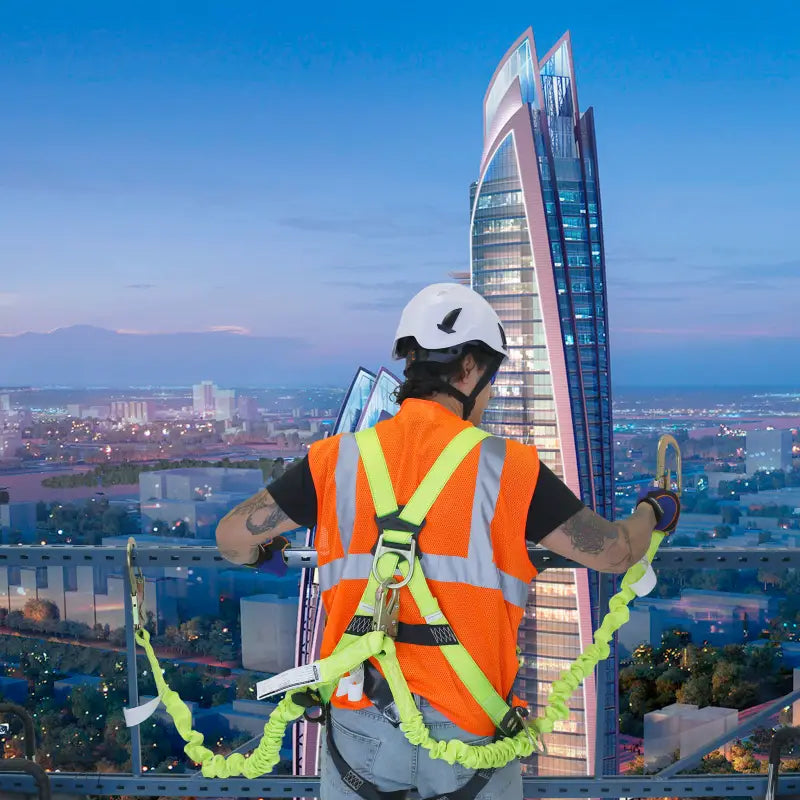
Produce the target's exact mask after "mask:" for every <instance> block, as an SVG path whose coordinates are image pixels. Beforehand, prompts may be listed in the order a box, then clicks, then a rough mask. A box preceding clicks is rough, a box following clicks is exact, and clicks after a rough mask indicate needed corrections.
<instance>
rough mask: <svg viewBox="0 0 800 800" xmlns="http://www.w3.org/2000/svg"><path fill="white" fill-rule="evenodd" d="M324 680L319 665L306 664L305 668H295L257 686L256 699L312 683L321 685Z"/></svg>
mask: <svg viewBox="0 0 800 800" xmlns="http://www.w3.org/2000/svg"><path fill="white" fill-rule="evenodd" d="M320 680H322V678H321V676H320V673H319V667H318V666H317V663H316V662H314V663H313V664H306V665H305V666H304V667H295V668H294V669H287V670H286V672H281V674H280V675H276V676H275V677H274V678H267V680H265V681H259V682H258V683H257V684H256V697H257V698H258V699H259V700H263V699H264V698H265V697H269V696H270V695H271V694H279V693H280V692H285V691H287V690H288V689H297V688H299V687H300V686H308V685H310V684H312V683H319V682H320Z"/></svg>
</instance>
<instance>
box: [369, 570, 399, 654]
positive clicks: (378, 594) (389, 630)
mask: <svg viewBox="0 0 800 800" xmlns="http://www.w3.org/2000/svg"><path fill="white" fill-rule="evenodd" d="M396 586H397V584H395V583H394V581H393V579H392V577H390V578H386V579H385V580H383V581H381V583H380V586H378V588H377V589H376V590H375V613H374V614H373V615H372V630H374V631H382V632H383V633H385V634H386V635H387V636H388V637H389V638H391V639H394V638H395V637H396V636H397V626H398V624H399V617H400V594H399V592H398V590H397V589H396V588H395V587H396Z"/></svg>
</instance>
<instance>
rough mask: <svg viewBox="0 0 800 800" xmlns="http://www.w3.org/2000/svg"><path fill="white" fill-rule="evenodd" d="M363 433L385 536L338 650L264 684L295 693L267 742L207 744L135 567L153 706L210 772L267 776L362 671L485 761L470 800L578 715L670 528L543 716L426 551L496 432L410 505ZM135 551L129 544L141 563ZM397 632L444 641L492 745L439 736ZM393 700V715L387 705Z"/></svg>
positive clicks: (347, 771)
mask: <svg viewBox="0 0 800 800" xmlns="http://www.w3.org/2000/svg"><path fill="white" fill-rule="evenodd" d="M355 436H356V441H357V444H358V449H359V453H360V456H361V461H362V463H363V465H364V470H365V473H366V476H367V480H368V483H369V488H370V492H371V495H372V500H373V503H374V506H375V511H376V523H377V528H378V538H377V542H376V545H375V549H374V557H373V562H372V568H371V570H370V574H369V577H368V580H367V585H366V588H365V590H364V593H363V595H362V597H361V600H360V602H359V604H358V607H357V613H356V615H355V616H354V617H353V618H352V620H351V621H350V623H349V625H348V626H347V629H346V630H345V633H344V635H343V636H342V638H341V640H340V641H339V643H338V644H337V646H336V647H335V649H334V651H333V653H332V654H331V655H330V656H328V657H327V658H324V659H321V660H319V661H315V662H313V663H311V664H308V665H305V666H301V667H296V668H294V669H290V670H287V671H286V672H283V673H281V674H280V675H277V676H275V677H274V678H270V679H268V680H265V681H262V682H260V683H259V684H258V685H257V687H256V688H257V696H258V698H259V699H263V698H265V697H268V696H271V695H274V694H278V693H283V692H285V696H284V698H283V699H282V700H281V701H280V702H279V703H278V705H277V706H276V708H275V710H274V711H273V712H272V714H271V716H270V718H269V720H268V721H267V723H266V724H265V726H264V735H263V737H262V739H261V741H260V743H259V745H258V747H257V748H256V749H255V751H254V752H253V753H252V755H250V756H249V757H245V756H244V755H242V754H239V753H235V754H232V755H230V756H229V757H228V758H225V757H224V756H222V755H215V754H214V753H213V752H212V751H211V750H209V749H208V748H206V747H205V746H204V745H203V735H202V734H201V733H199V732H198V731H195V730H193V729H192V719H191V712H190V711H189V708H188V707H187V706H186V704H185V703H184V702H183V701H182V700H181V698H180V697H179V696H178V694H177V693H176V692H174V691H173V690H171V689H170V688H169V687H168V686H167V684H166V682H165V681H164V679H163V675H162V670H161V667H160V666H159V663H158V659H157V658H156V655H155V652H154V651H153V648H152V645H151V644H150V636H149V633H148V631H147V630H145V629H144V627H143V626H142V622H143V619H144V612H143V608H142V605H141V603H140V602H136V601H137V600H139V599H141V593H140V592H139V591H137V589H143V580H142V579H141V572H140V573H139V576H138V577H136V578H134V576H133V571H132V568H131V587H132V589H131V591H132V594H134V595H138V597H136V596H135V597H133V598H132V599H133V600H134V601H135V602H134V621H135V627H136V632H135V637H136V641H137V642H138V643H139V644H140V645H141V646H142V647H143V648H144V650H145V653H146V655H147V659H148V661H149V662H150V665H151V667H152V670H153V677H154V679H155V682H156V686H157V689H158V698H156V699H155V701H151V703H150V704H148V706H150V705H151V704H153V703H155V705H152V709H151V710H150V713H152V711H154V710H155V706H156V705H157V704H158V700H159V699H160V700H161V701H162V702H163V703H164V705H165V707H166V710H167V712H168V713H169V714H170V716H171V717H172V718H173V721H174V723H175V726H176V728H177V730H178V733H179V734H180V735H181V737H182V738H183V739H184V741H186V742H187V744H186V746H185V747H184V751H185V752H186V754H187V755H188V756H189V757H190V758H191V759H192V760H193V761H195V762H197V763H199V764H200V765H201V768H202V773H203V775H204V776H205V777H206V778H213V777H220V778H228V777H232V776H238V775H244V776H245V777H247V778H256V777H258V776H260V775H263V774H265V773H267V772H270V771H271V770H272V768H273V767H274V766H275V765H276V764H277V763H278V761H279V758H280V748H281V743H282V740H283V736H284V733H285V730H286V727H287V726H288V724H289V723H290V722H292V721H294V720H296V719H298V718H299V717H301V716H304V717H305V718H306V719H307V720H308V721H310V722H319V721H323V720H324V719H325V716H326V714H325V709H326V708H327V705H328V702H329V700H330V698H331V696H332V695H333V693H334V692H335V691H337V687H338V689H339V691H340V692H341V691H343V690H347V688H348V685H349V686H353V685H354V684H355V683H358V682H359V681H360V680H362V678H360V677H359V676H362V675H363V680H364V681H365V683H364V684H363V688H364V689H365V690H366V692H367V696H368V697H369V698H370V699H371V700H372V701H373V702H376V699H377V702H376V705H378V707H379V708H380V709H381V710H382V711H383V713H384V716H387V718H388V719H390V721H391V720H394V723H395V724H397V725H398V726H399V727H400V729H401V730H402V731H403V733H404V734H405V736H406V739H407V740H408V741H409V742H410V743H411V744H412V745H417V746H420V747H423V748H424V749H425V750H427V751H428V754H429V756H430V757H431V758H436V759H442V760H444V761H446V762H448V763H449V764H454V763H458V764H461V765H462V766H464V767H466V768H468V769H473V770H476V773H475V775H474V777H473V778H472V779H471V780H470V781H469V782H468V783H467V784H466V785H465V786H464V787H462V789H460V790H459V791H458V792H450V793H448V795H447V797H449V798H458V800H470V798H473V797H475V795H476V794H477V793H478V792H479V791H480V790H481V789H482V788H483V786H485V784H486V782H487V781H488V780H489V779H490V777H491V775H492V772H493V771H494V770H495V769H497V768H500V767H503V766H505V765H506V764H508V763H509V762H510V761H512V760H513V759H515V758H525V757H527V756H529V755H531V754H532V753H533V751H534V750H535V749H540V750H542V751H543V748H542V745H541V737H542V735H543V734H545V733H549V732H550V731H552V730H553V726H554V724H555V723H556V722H557V721H559V720H566V719H568V718H569V708H568V705H567V702H568V700H569V698H570V696H571V695H572V694H573V693H574V691H575V690H576V689H577V687H578V686H579V684H580V683H581V681H582V680H583V679H584V678H585V677H586V676H587V675H589V674H590V673H591V672H592V670H593V669H594V667H595V666H596V665H597V663H598V662H599V661H601V660H603V659H605V658H608V656H609V653H610V649H609V642H610V641H611V638H612V636H613V634H614V632H615V631H616V630H618V629H619V628H620V627H621V626H622V625H623V624H624V623H625V622H626V621H627V620H628V618H629V611H628V607H627V606H628V603H630V601H631V600H632V599H633V598H634V597H635V596H637V595H640V596H641V595H644V594H647V593H648V592H649V591H650V590H651V589H652V588H653V585H654V578H655V575H654V573H653V570H652V567H651V566H650V564H651V562H652V560H653V557H654V556H655V553H656V550H657V549H658V547H659V545H660V544H661V542H662V540H663V538H664V536H665V534H664V533H662V532H660V531H654V533H653V538H652V540H651V544H650V548H649V550H648V553H647V555H646V556H645V558H643V559H642V561H641V562H639V563H637V564H635V565H634V566H632V567H631V568H630V569H629V570H628V571H627V572H626V573H625V575H624V576H623V578H622V588H621V590H620V591H619V592H618V593H617V594H615V595H614V596H613V597H612V598H611V600H610V602H609V612H608V614H607V615H606V616H605V618H604V619H603V622H602V624H601V625H600V627H599V628H598V629H597V630H596V631H595V633H594V643H593V644H591V645H589V646H588V647H587V648H586V650H585V651H584V652H583V653H582V654H581V655H580V656H579V657H578V658H577V659H576V661H575V662H574V663H573V664H572V665H571V666H570V667H569V669H567V670H565V671H564V672H563V673H562V674H561V676H560V678H559V679H558V680H557V681H555V682H554V683H553V684H552V687H551V692H550V696H549V698H548V706H547V709H546V711H545V714H544V716H542V717H540V718H538V719H536V720H532V721H531V720H528V719H526V714H527V712H526V710H525V709H522V708H520V707H513V706H511V705H509V703H508V702H507V701H506V700H505V699H504V698H503V697H501V696H500V695H499V694H498V692H497V691H496V690H495V688H494V687H493V686H492V684H491V682H490V681H489V680H488V678H487V677H486V676H485V675H484V673H483V672H482V671H481V669H480V667H478V665H477V664H476V663H475V661H474V659H473V658H472V656H471V655H470V654H469V652H468V651H467V650H466V649H465V648H464V647H463V645H462V644H461V643H460V642H459V641H458V637H457V635H456V633H455V632H454V631H453V629H452V628H451V626H450V624H449V623H448V621H447V619H446V618H445V616H444V614H443V612H442V610H441V608H440V607H439V604H438V602H437V600H436V598H435V597H434V596H433V594H432V593H431V591H430V588H429V586H428V583H427V581H426V580H425V575H424V571H423V568H422V563H421V561H420V551H419V547H418V536H419V533H420V531H421V530H422V528H423V526H424V524H425V517H426V515H427V514H428V511H429V510H430V508H431V507H432V505H433V504H434V502H435V501H436V499H437V497H438V496H439V494H440V493H441V491H442V489H443V488H444V486H445V484H446V483H447V482H448V481H449V480H450V478H451V477H452V475H453V473H454V472H455V471H456V469H457V468H458V466H459V465H460V464H461V463H462V461H463V460H464V459H465V458H466V456H467V455H468V454H469V452H470V451H471V450H472V449H473V448H474V447H475V446H476V445H478V444H479V443H480V442H481V441H482V440H483V439H485V438H486V437H487V436H489V434H487V433H486V432H484V431H481V430H479V429H477V428H474V427H470V428H467V429H465V430H463V431H461V432H460V433H459V434H458V435H456V436H455V437H454V438H453V440H452V441H451V442H450V443H449V444H448V445H447V446H446V447H445V448H444V450H443V451H442V453H441V454H440V456H439V457H438V458H437V460H436V462H435V463H434V465H433V467H432V468H431V469H430V471H429V472H428V474H427V475H426V476H425V478H424V479H423V481H422V483H421V484H420V485H419V487H418V489H417V490H416V492H415V493H414V495H413V497H412V498H411V499H410V500H409V501H408V503H407V504H406V505H405V506H403V507H399V506H398V505H397V501H396V498H395V495H394V489H393V488H392V483H391V479H390V477H389V470H388V468H387V465H386V460H385V458H384V455H383V451H382V449H381V446H380V441H379V440H378V436H377V433H376V431H375V429H374V428H369V429H366V430H363V431H360V432H359V433H357V434H355ZM130 556H131V548H130V547H129V566H130V564H131V558H130ZM345 557H347V556H346V555H345ZM134 587H136V588H134ZM403 587H406V588H407V589H408V593H409V594H410V596H411V598H412V599H413V601H414V603H415V604H416V606H417V608H418V610H419V612H420V614H421V616H422V617H423V618H424V619H425V624H424V625H408V624H404V623H401V622H399V602H400V592H399V590H400V589H401V588H403ZM395 641H398V642H414V643H416V644H426V645H429V646H437V647H439V648H440V650H441V652H442V654H443V655H444V657H445V658H446V659H447V661H448V663H449V664H450V666H451V667H452V669H453V671H454V672H455V674H456V676H457V678H458V679H459V680H460V681H461V682H462V683H463V684H464V686H465V687H466V688H467V690H468V691H469V692H470V694H471V695H472V696H473V697H474V698H475V700H476V701H477V702H478V704H479V705H480V706H481V708H482V709H483V710H484V711H485V712H486V714H487V716H488V717H489V718H490V719H491V720H492V722H493V723H494V725H495V728H496V730H497V734H496V737H495V741H493V742H490V743H489V744H485V745H470V744H467V743H466V742H462V741H460V740H458V739H453V740H450V741H446V742H444V741H436V740H434V739H433V738H432V737H431V736H430V732H429V730H428V728H427V727H426V725H425V723H424V720H423V717H422V713H421V712H420V710H419V709H418V708H417V705H416V703H415V700H414V697H413V695H412V694H411V691H410V690H409V688H408V684H407V683H406V680H405V677H404V676H403V673H402V671H401V669H400V664H399V662H398V659H397V651H396V646H395ZM370 658H374V659H375V660H376V661H377V662H378V664H379V665H380V667H381V671H382V672H383V678H381V676H380V674H379V673H378V672H377V670H375V669H374V667H372V665H371V664H370V663H369V659H370ZM370 681H371V683H370ZM387 687H388V688H387ZM370 689H372V691H370ZM314 708H320V709H321V710H322V713H320V714H319V715H312V711H311V710H312V709H314ZM387 709H389V710H390V712H391V716H389V715H387ZM137 711H138V709H133V710H126V716H127V715H128V714H130V715H131V716H130V720H129V723H128V724H129V725H131V724H138V723H139V722H141V721H142V719H141V714H139V715H138V716H137V714H136V712H137ZM327 742H328V748H329V752H330V754H331V759H332V761H333V763H334V764H335V766H336V767H337V770H338V771H339V773H340V774H341V776H342V779H343V780H344V781H345V783H346V784H347V785H348V786H349V787H350V788H351V789H352V790H353V791H355V792H356V793H357V794H358V795H360V796H361V797H363V798H365V800H393V799H394V798H395V797H397V798H400V797H402V796H404V793H403V792H400V793H381V792H379V790H378V789H377V788H376V787H375V786H374V785H373V784H372V783H370V782H369V781H367V780H366V779H364V778H363V777H362V776H360V775H358V774H357V773H356V772H355V771H354V770H352V769H351V768H350V766H349V764H347V762H346V761H345V760H344V759H343V758H342V756H341V754H340V753H339V751H338V749H337V748H336V745H335V742H334V741H333V737H332V734H331V726H328V730H327ZM441 797H444V796H441Z"/></svg>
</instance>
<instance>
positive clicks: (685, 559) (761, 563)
mask: <svg viewBox="0 0 800 800" xmlns="http://www.w3.org/2000/svg"><path fill="white" fill-rule="evenodd" d="M135 552H136V564H137V565H138V566H140V567H142V568H147V567H184V566H185V567H206V568H216V569H233V568H234V565H232V564H230V563H229V562H227V561H226V560H225V559H224V558H222V556H221V555H220V554H219V551H218V550H217V548H216V547H214V546H210V545H209V546H202V545H153V544H152V543H149V542H148V543H144V544H137V546H136V551H135ZM529 552H530V554H531V558H532V559H533V560H534V563H536V564H537V566H538V567H539V569H540V570H542V569H549V568H556V567H559V568H575V567H579V566H580V565H579V564H576V563H575V562H574V561H570V560H569V559H566V558H563V557H561V556H558V555H555V554H554V553H551V552H549V551H547V550H543V549H542V548H531V549H530V550H529ZM125 557H126V556H125V547H123V546H101V545H0V567H2V566H14V567H17V566H32V567H33V566H36V567H46V566H51V567H58V566H91V565H98V566H124V565H125ZM287 561H288V564H289V566H290V567H291V568H294V569H302V568H310V567H316V565H317V554H316V551H315V550H314V548H313V547H293V548H291V549H289V550H288V551H287ZM653 564H654V566H655V567H656V569H670V570H671V569H693V568H695V569H735V570H741V569H762V568H766V567H769V568H772V569H781V568H783V569H788V568H791V567H800V549H789V548H780V549H779V548H775V549H774V550H773V549H766V548H756V547H752V548H736V549H733V548H732V549H722V548H720V549H717V548H701V547H666V548H662V549H660V550H659V551H658V554H657V555H656V558H655V560H654V562H653Z"/></svg>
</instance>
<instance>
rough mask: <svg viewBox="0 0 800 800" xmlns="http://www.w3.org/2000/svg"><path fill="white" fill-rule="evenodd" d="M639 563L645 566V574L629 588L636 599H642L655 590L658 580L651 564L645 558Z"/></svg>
mask: <svg viewBox="0 0 800 800" xmlns="http://www.w3.org/2000/svg"><path fill="white" fill-rule="evenodd" d="M639 563H640V564H644V565H645V573H644V575H642V577H641V578H639V580H638V581H636V583H631V584H630V587H631V589H633V591H634V592H636V596H637V597H644V596H645V595H648V594H650V592H652V591H653V589H655V586H656V583H657V582H658V579H657V578H656V573H655V570H654V569H653V566H652V564H651V563H650V562H649V561H648V560H647V559H646V558H643V559H642V560H641V561H640V562H639Z"/></svg>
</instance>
